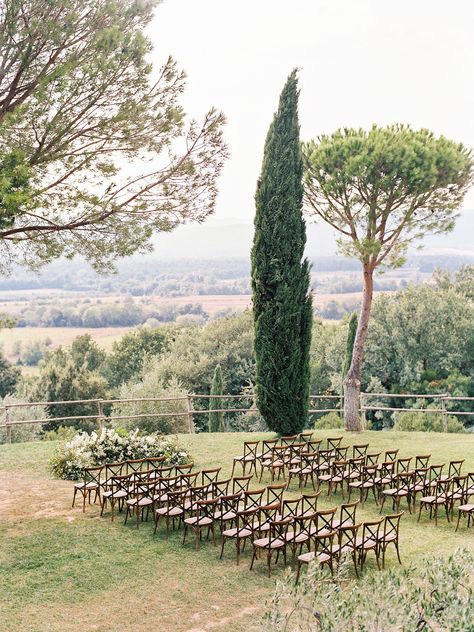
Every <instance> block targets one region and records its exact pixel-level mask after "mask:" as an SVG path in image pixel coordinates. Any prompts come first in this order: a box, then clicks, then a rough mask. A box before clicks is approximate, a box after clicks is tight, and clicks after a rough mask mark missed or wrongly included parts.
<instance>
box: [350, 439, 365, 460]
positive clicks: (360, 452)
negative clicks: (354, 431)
mask: <svg viewBox="0 0 474 632" xmlns="http://www.w3.org/2000/svg"><path fill="white" fill-rule="evenodd" d="M368 449H369V444H368V443H359V444H357V445H353V446H352V458H353V459H358V458H359V457H364V458H365V455H366V454H367V450H368Z"/></svg>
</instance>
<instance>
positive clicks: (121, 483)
mask: <svg viewBox="0 0 474 632" xmlns="http://www.w3.org/2000/svg"><path fill="white" fill-rule="evenodd" d="M131 478H132V475H131V474H120V475H119V476H111V477H110V479H109V483H108V486H109V488H110V489H111V490H112V491H113V492H114V493H117V492H125V493H126V494H127V496H128V493H129V490H130V484H131Z"/></svg>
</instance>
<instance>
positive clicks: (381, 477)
mask: <svg viewBox="0 0 474 632" xmlns="http://www.w3.org/2000/svg"><path fill="white" fill-rule="evenodd" d="M396 467H397V463H396V461H384V462H383V463H380V464H379V467H378V468H377V471H378V473H377V477H376V479H375V486H376V489H377V496H378V498H379V500H380V499H381V497H382V492H383V490H384V489H386V488H387V487H391V486H392V485H393V482H394V480H395V477H396V473H395V470H396Z"/></svg>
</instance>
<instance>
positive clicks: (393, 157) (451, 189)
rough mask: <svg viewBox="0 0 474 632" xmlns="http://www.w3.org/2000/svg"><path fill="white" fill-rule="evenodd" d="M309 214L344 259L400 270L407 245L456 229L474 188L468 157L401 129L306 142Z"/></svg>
mask: <svg viewBox="0 0 474 632" xmlns="http://www.w3.org/2000/svg"><path fill="white" fill-rule="evenodd" d="M303 155H304V160H305V195H306V202H307V206H308V210H309V212H310V213H314V214H315V215H316V216H318V217H320V218H322V219H323V220H325V221H326V222H328V223H329V224H330V225H331V226H333V227H334V228H335V229H336V230H338V231H339V233H340V234H341V241H340V245H341V248H342V250H343V252H344V253H345V254H348V255H352V256H355V257H357V258H358V259H360V261H362V262H366V263H370V264H371V265H373V266H376V265H380V264H381V263H382V262H383V264H384V265H392V266H398V265H400V263H401V261H402V257H403V255H404V253H405V251H406V248H407V246H408V244H409V243H411V242H412V241H414V240H417V239H420V238H421V237H423V236H424V235H426V234H429V233H439V232H446V231H449V230H451V229H452V228H453V226H454V219H455V216H456V209H458V208H459V206H460V205H461V203H462V201H463V199H464V195H465V193H466V191H467V190H468V189H469V187H470V185H471V184H472V179H473V161H472V155H471V152H470V151H469V150H468V149H466V148H465V147H463V145H461V144H460V143H455V142H453V141H450V140H448V139H446V138H445V137H444V136H440V137H439V138H436V137H435V136H434V134H432V133H431V132H430V131H428V130H426V129H422V130H418V131H416V130H412V129H411V128H410V127H408V126H404V125H390V126H388V127H385V128H381V127H377V126H375V125H374V126H373V127H372V128H371V129H370V130H369V131H368V132H367V131H364V130H361V129H358V130H357V129H343V130H337V131H336V132H334V134H332V135H324V136H321V137H319V138H318V139H317V140H316V141H314V140H312V141H310V142H308V143H305V144H304V145H303Z"/></svg>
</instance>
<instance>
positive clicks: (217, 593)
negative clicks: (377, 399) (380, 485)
mask: <svg viewBox="0 0 474 632" xmlns="http://www.w3.org/2000/svg"><path fill="white" fill-rule="evenodd" d="M334 434H335V432H334V431H324V432H319V433H318V435H319V436H321V437H326V436H328V435H329V436H330V435H334ZM263 436H265V435H252V438H262V437H263ZM247 437H248V435H244V434H222V435H220V434H214V435H207V434H202V435H185V436H182V437H181V438H180V439H181V441H182V442H183V444H185V445H186V447H188V448H189V449H190V451H191V452H192V454H193V457H194V459H195V463H196V467H197V468H202V467H213V466H222V471H223V474H224V475H225V474H230V469H231V465H232V456H233V455H235V454H239V453H241V451H242V443H243V441H244V440H245V439H246V438H247ZM364 441H369V443H370V449H371V451H373V450H385V449H388V448H390V447H394V446H396V447H399V448H400V456H410V455H415V454H425V453H431V454H432V462H448V461H449V460H451V459H455V458H465V459H466V463H465V470H466V471H468V470H473V469H474V436H463V435H441V434H422V433H394V432H390V433H375V432H366V433H363V434H360V435H346V437H345V443H350V444H352V443H355V442H357V443H361V442H364ZM54 449H55V444H54V443H47V442H44V443H29V444H17V445H12V446H5V445H3V446H0V604H1V605H0V630H1V631H2V632H4V631H10V630H11V631H13V630H21V631H22V632H23V631H24V632H29V631H31V632H43V631H44V632H46V631H48V632H49V631H52V632H54V631H56V630H58V631H59V630H61V631H68V630H98V631H103V632H105V631H107V632H109V631H111V630H112V631H115V630H117V632H118V631H120V632H122V631H129V630H130V631H132V630H133V631H137V630H138V631H140V630H148V629H150V628H152V627H155V628H156V629H159V630H160V631H161V630H163V631H168V630H170V631H177V632H179V631H180V630H183V631H184V630H193V631H194V632H196V631H198V630H207V629H212V630H221V631H225V630H236V631H239V630H250V629H252V625H253V622H256V621H257V622H258V620H259V618H260V616H261V614H262V613H263V611H264V610H265V600H266V599H268V598H269V597H270V596H271V594H272V590H273V585H274V581H275V579H276V578H277V577H281V576H282V574H283V570H282V567H281V566H280V565H278V566H276V567H275V571H274V576H273V578H272V579H268V578H267V577H266V574H265V564H264V563H263V562H259V563H257V565H256V567H255V570H254V571H252V572H250V571H249V569H248V566H249V561H250V556H249V550H248V549H247V550H246V551H245V552H244V554H243V557H242V563H241V566H240V567H236V566H235V561H234V560H235V557H234V549H233V546H232V543H228V545H227V547H226V552H225V555H224V559H223V560H222V561H221V560H219V559H218V557H219V549H218V548H214V547H213V546H212V545H211V544H210V543H207V542H205V543H203V545H202V548H201V550H200V551H199V552H196V551H195V550H194V545H193V539H192V537H190V538H189V543H188V544H186V545H185V546H184V547H183V546H182V545H181V537H182V533H181V532H177V533H173V534H172V535H171V537H170V538H169V540H166V539H165V538H164V532H163V530H160V531H159V533H158V534H157V535H156V536H154V535H153V529H152V524H151V522H150V523H149V524H143V525H142V526H141V527H140V529H139V530H138V531H137V530H136V528H135V527H134V525H133V524H131V525H127V526H124V525H123V519H122V516H120V517H119V518H118V519H117V520H116V521H115V522H114V523H112V522H111V521H110V519H109V517H104V518H102V519H101V518H100V517H99V516H98V513H99V512H98V508H97V507H96V506H92V507H88V508H87V511H86V514H85V515H83V514H82V512H81V510H80V509H73V510H71V508H70V502H71V499H72V483H70V482H66V481H55V480H51V479H50V477H49V474H48V468H47V461H48V458H49V456H50V455H51V454H52V452H53V451H54ZM265 481H267V479H265ZM254 487H256V484H255V485H254ZM296 491H297V490H296V487H295V486H292V489H291V490H290V492H289V493H290V494H294V493H296ZM8 495H9V497H8ZM341 501H342V498H341V497H340V495H338V496H335V497H334V496H331V497H329V498H328V497H327V496H326V495H325V490H324V491H323V492H322V495H321V502H320V506H321V507H322V508H324V507H330V506H334V505H336V504H339V503H340V502H341ZM377 515H378V508H377V507H376V506H375V504H374V502H373V501H372V500H369V501H368V502H367V503H366V505H365V507H364V509H363V510H361V511H360V513H359V516H360V518H361V519H367V518H375V517H376V516H377ZM460 546H465V547H468V548H470V549H471V550H473V551H474V530H473V529H471V530H470V532H468V531H467V529H466V527H463V528H462V529H460V531H459V532H458V533H457V534H456V533H454V526H453V525H452V524H448V523H447V522H446V519H445V518H444V517H443V518H441V520H440V523H439V526H438V527H437V528H436V527H435V526H434V523H433V522H430V521H429V520H428V519H427V518H426V517H422V520H421V522H420V524H417V523H416V519H415V518H414V517H412V516H410V515H408V512H407V513H406V515H405V516H404V517H403V519H402V525H401V553H402V558H403V561H404V562H405V563H408V562H409V561H414V562H419V561H420V560H421V559H422V557H423V556H424V555H426V554H433V553H434V554H444V553H449V552H450V551H453V550H454V549H455V548H457V547H460ZM395 564H396V559H395V556H394V555H393V553H392V552H391V553H390V554H389V555H388V557H387V565H388V566H392V565H395ZM367 572H375V571H374V564H373V562H370V563H369V564H368V565H367Z"/></svg>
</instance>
